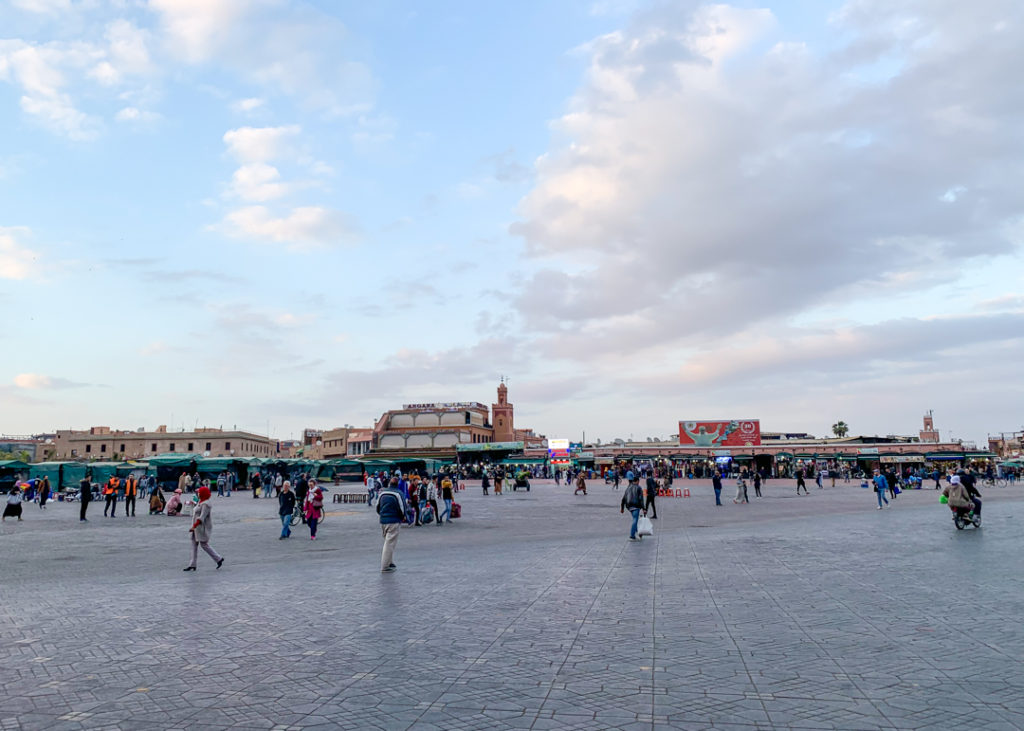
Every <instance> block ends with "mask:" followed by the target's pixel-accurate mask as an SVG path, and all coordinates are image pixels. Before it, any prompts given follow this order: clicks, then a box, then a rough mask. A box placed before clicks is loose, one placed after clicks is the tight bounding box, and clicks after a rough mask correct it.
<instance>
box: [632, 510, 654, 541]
mask: <svg viewBox="0 0 1024 731" xmlns="http://www.w3.org/2000/svg"><path fill="white" fill-rule="evenodd" d="M636 534H637V535H638V536H653V535H654V523H652V522H651V519H650V518H648V517H647V516H646V515H641V516H640V519H639V520H637V522H636Z"/></svg>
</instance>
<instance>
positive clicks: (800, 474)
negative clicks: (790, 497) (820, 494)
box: [796, 470, 809, 495]
mask: <svg viewBox="0 0 1024 731" xmlns="http://www.w3.org/2000/svg"><path fill="white" fill-rule="evenodd" d="M801 487H802V488H803V489H804V495H807V494H809V493H808V492H807V483H806V482H804V471H803V470H797V471H796V494H797V495H799V494H800V488H801Z"/></svg>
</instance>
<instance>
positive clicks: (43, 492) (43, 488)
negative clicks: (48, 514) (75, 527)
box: [39, 475, 50, 510]
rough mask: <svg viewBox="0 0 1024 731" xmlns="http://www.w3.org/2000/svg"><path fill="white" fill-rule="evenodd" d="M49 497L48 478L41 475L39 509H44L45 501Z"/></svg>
mask: <svg viewBox="0 0 1024 731" xmlns="http://www.w3.org/2000/svg"><path fill="white" fill-rule="evenodd" d="M49 499H50V478H49V477H46V476H45V475H44V476H43V479H41V480H40V481H39V509H40V510H46V501H47V500H49Z"/></svg>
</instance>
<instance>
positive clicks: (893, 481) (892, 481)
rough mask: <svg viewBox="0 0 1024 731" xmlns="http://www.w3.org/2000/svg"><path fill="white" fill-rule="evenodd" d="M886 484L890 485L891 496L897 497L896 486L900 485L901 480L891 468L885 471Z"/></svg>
mask: <svg viewBox="0 0 1024 731" xmlns="http://www.w3.org/2000/svg"><path fill="white" fill-rule="evenodd" d="M885 484H886V485H888V486H889V496H890V497H891V498H892V499H893V500H895V499H896V488H897V487H898V486H899V480H898V479H897V478H896V473H895V472H893V471H892V470H891V469H889V470H886V471H885Z"/></svg>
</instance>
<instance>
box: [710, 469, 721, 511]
mask: <svg viewBox="0 0 1024 731" xmlns="http://www.w3.org/2000/svg"><path fill="white" fill-rule="evenodd" d="M711 487H713V488H714V490H715V505H718V506H719V507H720V506H721V505H722V475H721V473H719V471H718V470H715V472H714V474H712V475H711Z"/></svg>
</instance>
